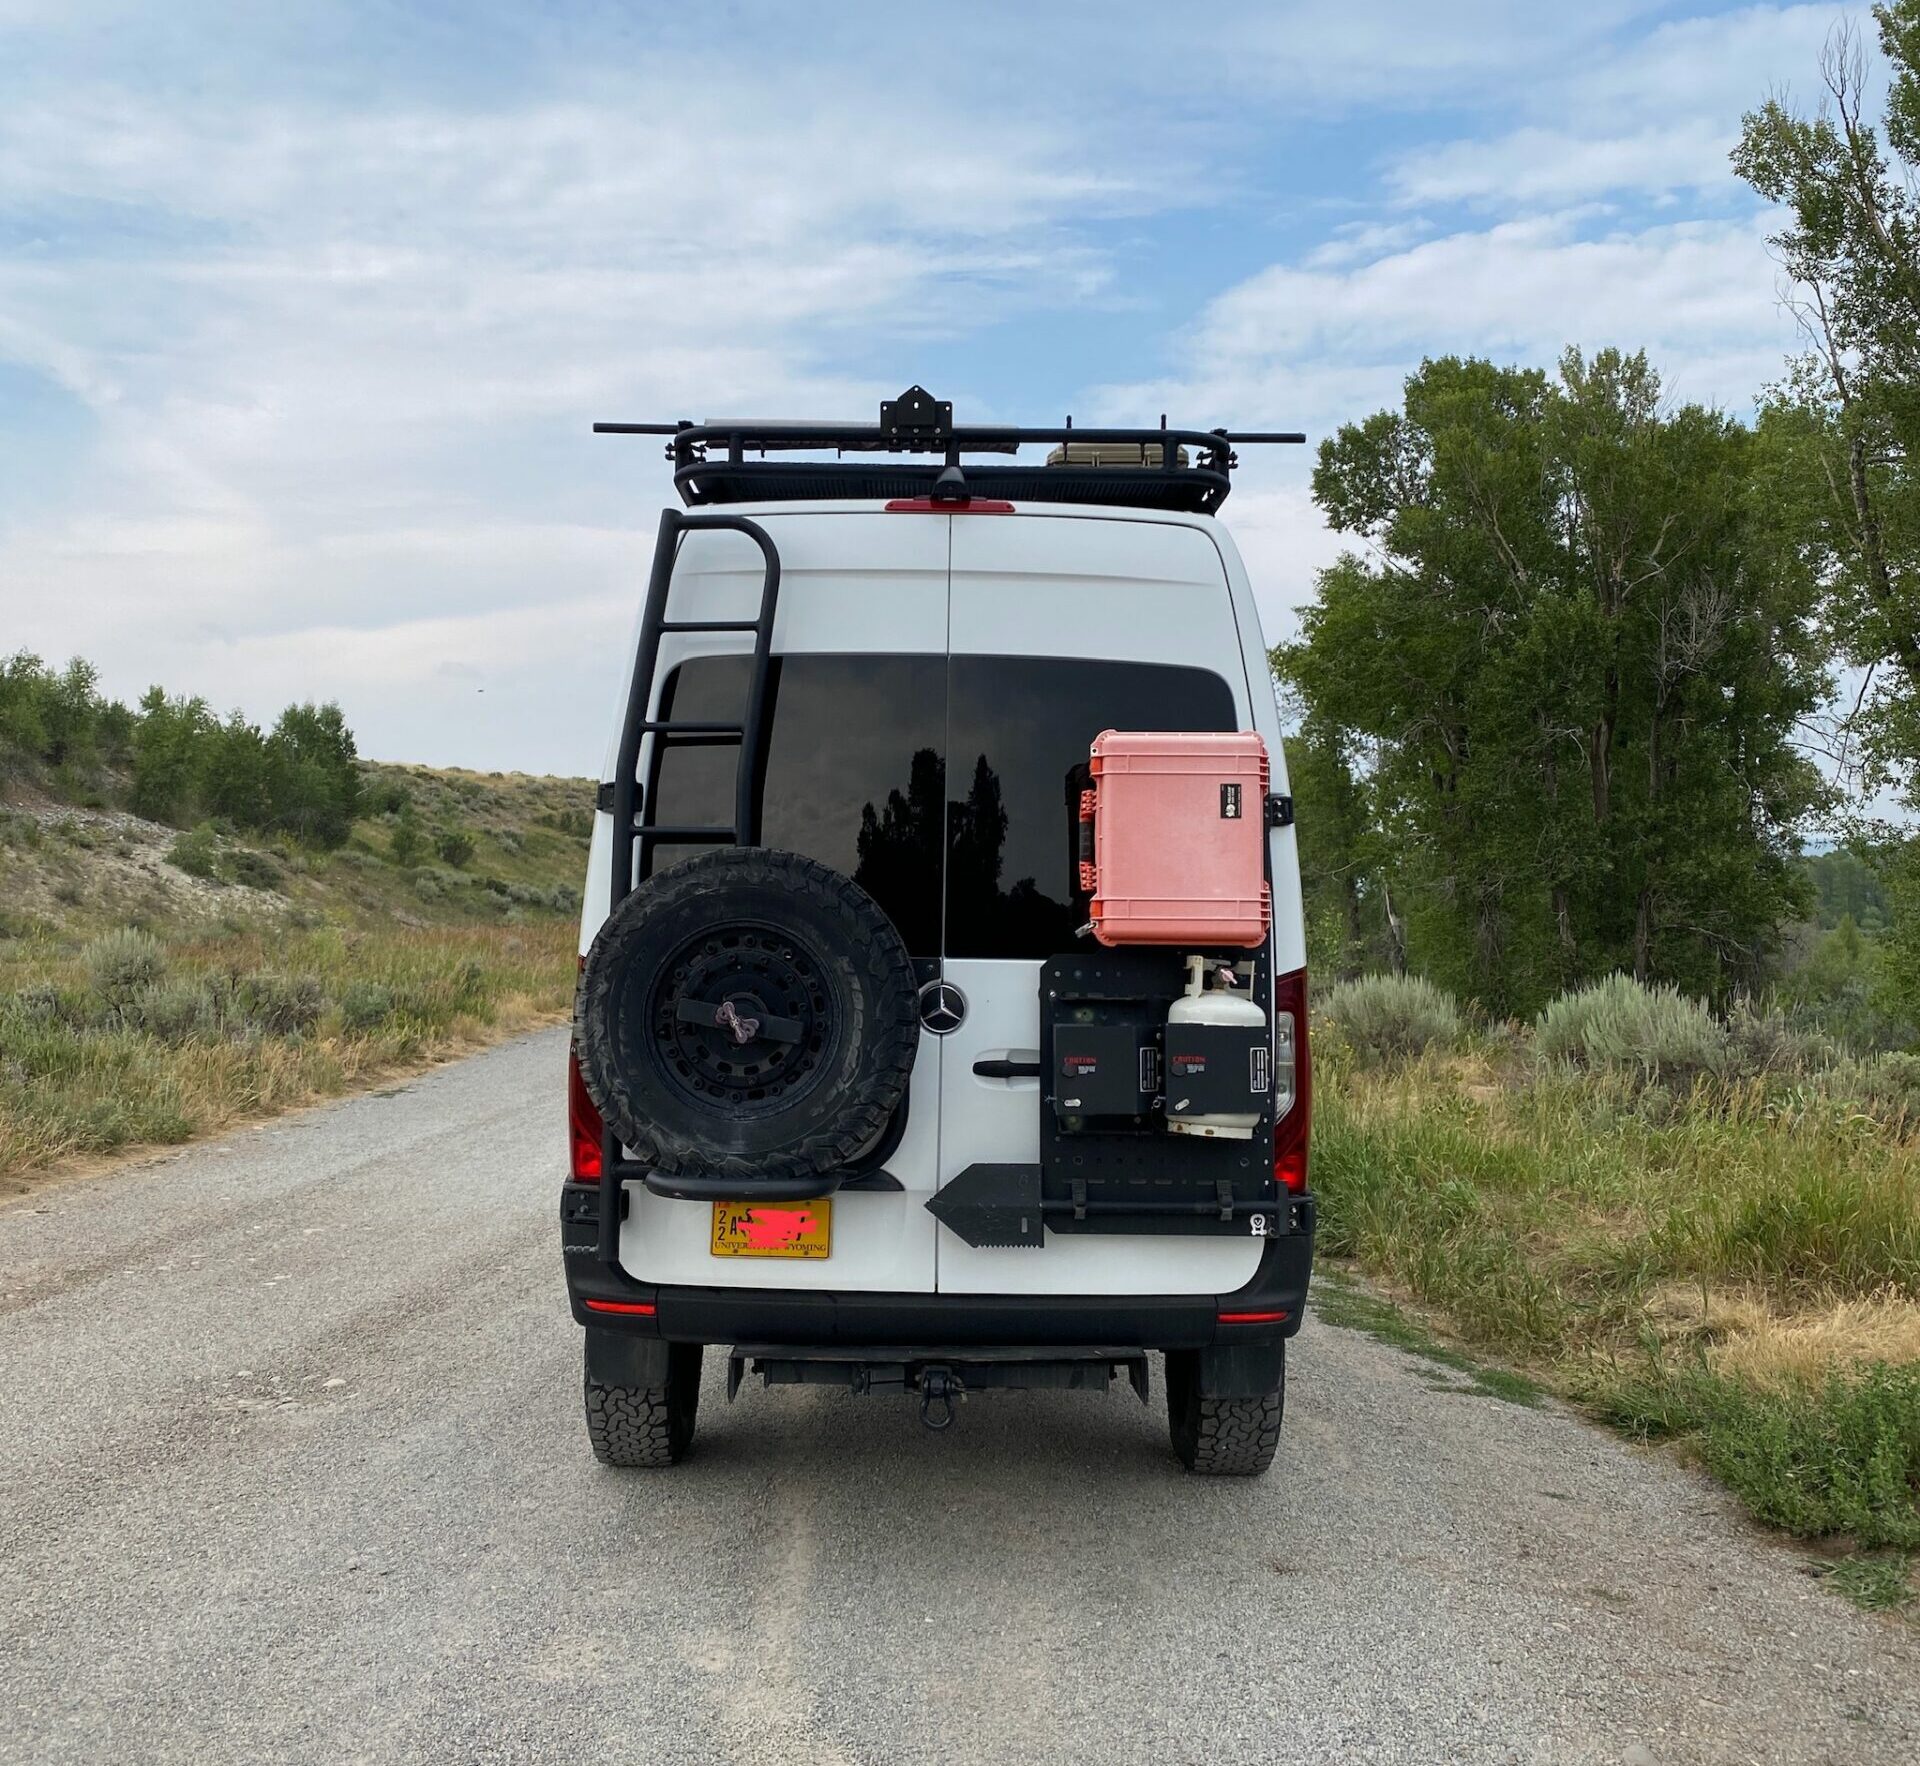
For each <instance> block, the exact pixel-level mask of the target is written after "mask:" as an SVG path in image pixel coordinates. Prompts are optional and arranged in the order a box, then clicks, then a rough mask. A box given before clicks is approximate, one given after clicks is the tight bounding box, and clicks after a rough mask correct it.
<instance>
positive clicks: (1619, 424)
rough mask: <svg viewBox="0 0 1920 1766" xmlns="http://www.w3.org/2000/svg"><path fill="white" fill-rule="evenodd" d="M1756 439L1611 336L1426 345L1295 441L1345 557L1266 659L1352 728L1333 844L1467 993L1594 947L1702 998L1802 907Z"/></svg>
mask: <svg viewBox="0 0 1920 1766" xmlns="http://www.w3.org/2000/svg"><path fill="white" fill-rule="evenodd" d="M1753 447H1754V439H1753V437H1752V436H1751V435H1750V434H1749V433H1748V432H1747V431H1746V430H1744V429H1743V428H1742V427H1741V426H1740V425H1738V424H1736V423H1733V422H1731V421H1730V420H1728V419H1727V418H1725V417H1723V416H1721V415H1719V414H1717V413H1714V412H1711V411H1707V410H1704V409H1702V408H1700V407H1698V406H1686V407H1682V408H1680V409H1678V410H1673V411H1667V410H1665V409H1663V407H1662V404H1661V399H1660V387H1659V381H1658V378H1657V376H1656V375H1655V374H1654V372H1653V370H1652V369H1651V368H1650V366H1649V365H1648V363H1647V361H1646V359H1645V358H1644V356H1638V355H1635V356H1627V355H1623V354H1621V353H1619V352H1617V351H1605V352H1602V353H1601V354H1600V355H1598V356H1596V357H1595V358H1594V359H1593V360H1592V361H1591V362H1589V361H1587V360H1586V359H1584V358H1583V357H1582V356H1581V355H1580V354H1578V353H1577V352H1569V354H1568V355H1567V356H1566V357H1565V358H1564V360H1563V361H1562V363H1561V367H1560V372H1559V374H1558V376H1557V377H1556V378H1549V377H1548V376H1547V375H1545V374H1543V373H1540V372H1538V371H1536V370H1530V369H1514V368H1500V367H1496V366H1495V365H1493V364H1492V363H1489V362H1484V361H1462V360H1458V359H1454V358H1447V359H1443V360H1439V361H1432V362H1427V363H1425V364H1423V365H1422V367H1421V369H1420V371H1419V372H1418V373H1417V374H1415V375H1414V376H1413V377H1412V378H1411V379H1410V380H1409V381H1408V382H1407V385H1406V393H1405V401H1404V404H1403V407H1402V409H1400V410H1398V411H1383V412H1380V413H1378V414H1376V415H1375V416H1373V417H1371V418H1369V419H1367V420H1366V421H1365V422H1363V423H1359V424H1354V425H1350V426H1348V427H1347V428H1345V429H1343V430H1341V431H1340V432H1339V434H1337V435H1336V436H1333V437H1331V438H1329V439H1328V440H1327V441H1326V442H1325V443H1323V444H1322V447H1321V451H1320V458H1319V462H1318V466H1317V468H1316V471H1315V474H1314V493H1315V497H1316V499H1317V500H1318V502H1319V503H1320V505H1321V508H1322V509H1323V510H1324V512H1325V513H1326V516H1327V518H1328V520H1329V521H1330V522H1331V524H1332V525H1333V526H1334V527H1335V528H1336V530H1338V531H1340V532H1342V533H1346V534H1349V535H1352V536H1353V537H1354V538H1355V539H1356V540H1357V541H1359V542H1361V543H1362V545H1363V546H1364V548H1365V550H1364V551H1355V552H1351V553H1348V554H1347V555H1345V556H1344V557H1343V558H1342V559H1341V560H1340V561H1339V562H1338V563H1337V564H1335V565H1334V566H1332V567H1331V568H1330V569H1329V570H1327V571H1325V572H1324V573H1323V574H1322V577H1321V581H1320V595H1319V600H1318V603H1317V604H1316V605H1315V606H1314V607H1312V608H1310V609H1309V610H1308V611H1307V612H1306V614H1305V615H1303V620H1302V637H1301V640H1300V641H1299V642H1298V643H1297V644H1294V645H1290V646H1285V647H1283V648H1282V649H1281V650H1279V651H1277V652H1276V654H1275V660H1276V665H1277V667H1278V669H1279V671H1280V673H1281V675H1282V678H1283V679H1284V680H1286V681H1287V682H1289V683H1290V684H1291V686H1292V688H1293V689H1294V691H1296V692H1297V693H1298V695H1299V697H1300V700H1301V703H1302V705H1303V706H1304V708H1305V713H1306V715H1307V717H1308V718H1310V719H1312V720H1315V721H1316V722H1317V724H1318V725H1319V726H1321V727H1323V728H1325V729H1328V730H1337V731H1341V732H1345V733H1346V739H1347V740H1348V741H1350V742H1353V743H1359V744H1364V745H1365V746H1366V749H1367V752H1368V753H1369V755H1370V762H1369V765H1368V767H1367V770H1366V773H1365V776H1364V780H1363V781H1360V783H1361V786H1362V788H1363V790H1364V793H1365V796H1366V799H1367V811H1368V820H1369V822H1370V824H1371V829H1372V834H1371V837H1370V840H1369V841H1368V842H1367V843H1366V845H1365V846H1364V848H1357V850H1366V851H1368V852H1370V853H1371V854H1373V855H1374V857H1375V860H1376V863H1377V868H1378V870H1379V872H1380V877H1379V887H1380V889H1381V891H1382V892H1384V891H1385V890H1387V889H1392V890H1393V891H1394V892H1395V893H1396V894H1397V895H1398V896H1399V897H1400V898H1401V902H1402V903H1404V906H1403V907H1402V908H1401V910H1400V915H1399V917H1400V919H1401V920H1402V923H1403V925H1404V928H1405V937H1406V941H1407V947H1408V949H1409V951H1410V953H1411V954H1412V957H1413V960H1414V961H1415V962H1416V964H1417V965H1418V966H1420V967H1423V968H1425V969H1427V970H1429V971H1430V972H1432V973H1433V974H1434V975H1435V976H1436V977H1437V978H1438V979H1441V980H1443V981H1445V982H1446V983H1447V984H1448V985H1450V986H1452V987H1454V988H1456V989H1458V990H1460V991H1463V992H1466V993H1469V994H1471V995H1473V996H1475V997H1477V998H1479V999H1480V1000H1481V1001H1483V1002H1484V1003H1485V1004H1487V1005H1489V1006H1490V1007H1493V1008H1495V1009H1498V1010H1525V1009H1530V1008H1531V1007H1533V1006H1534V1005H1537V1004H1538V1003H1539V1002H1540V1001H1541V1000H1542V999H1543V998H1544V997H1546V996H1547V995H1548V994H1550V993H1552V992H1553V991H1554V990H1556V989H1557V988H1559V987H1562V986H1565V985H1567V984H1569V983H1571V982H1575V981H1579V980H1583V979H1586V978H1589V977H1591V976H1594V975H1598V974H1603V973H1605V972H1607V971H1609V970H1611V969H1615V968H1626V969H1629V970H1631V971H1632V972H1633V973H1634V974H1636V975H1638V976H1640V977H1641V978H1642V979H1648V980H1654V979H1665V980H1673V981H1677V982H1679V983H1681V984H1683V985H1685V986H1687V987H1689V988H1691V989H1694V990H1696V991H1702V992H1713V993H1720V992H1724V991H1725V990H1726V989H1727V988H1728V987H1729V986H1731V985H1735V984H1739V983H1750V982H1752V981H1754V980H1756V979H1758V977H1759V976H1760V974H1761V972H1762V971H1763V970H1764V968H1765V966H1766V963H1767V961H1768V958H1769V955H1770V951H1771V948H1772V940H1773V936H1774V931H1775V928H1776V927H1777V926H1778V924H1779V923H1780V921H1781V919H1782V918H1783V917H1784V916H1785V915H1786V914H1788V913H1789V912H1791V911H1793V910H1794V909H1795V908H1797V907H1798V906H1799V904H1800V898H1801V896H1802V895H1803V894H1804V890H1805V885H1804V883H1803V882H1802V880H1801V879H1800V878H1799V877H1798V876H1797V874H1796V872H1795V870H1794V867H1793V863H1792V857H1793V841H1792V836H1791V833H1790V829H1791V826H1792V824H1793V822H1794V820H1795V819H1796V818H1797V817H1799V816H1800V815H1802V814H1803V813H1804V812H1805V811H1806V809H1807V807H1808V805H1809V804H1810V803H1811V802H1812V801H1813V799H1814V798H1815V797H1816V796H1817V794H1818V792H1819V789H1820V785H1819V780H1818V777H1817V775H1816V774H1815V772H1814V771H1813V769H1812V768H1811V767H1810V766H1809V765H1808V764H1807V762H1806V761H1805V760H1804V759H1803V758H1802V757H1801V756H1800V755H1799V753H1798V752H1797V750H1796V749H1795V747H1794V745H1793V733H1794V729H1795V725H1796V723H1797V721H1798V720H1799V719H1800V718H1801V717H1802V716H1803V715H1804V714H1805V713H1806V712H1807V711H1808V710H1809V709H1810V708H1811V707H1812V706H1813V705H1814V704H1816V703H1817V702H1818V700H1819V698H1820V695H1821V693H1822V691H1823V690H1824V687H1825V678H1824V675H1823V673H1822V669H1821V650H1820V647H1819V643H1818V641H1817V636H1816V634H1815V633H1814V631H1813V630H1812V627H1811V620H1810V612H1811V606H1812V602H1813V599H1814V589H1813V587H1812V584H1811V579H1810V577H1809V574H1808V573H1807V571H1806V570H1805V569H1804V568H1802V567H1801V566H1800V565H1799V564H1798V563H1797V562H1796V561H1795V560H1793V559H1791V558H1788V559H1786V560H1783V559H1782V558H1781V556H1780V554H1779V549H1778V547H1777V545H1776V544H1775V543H1774V540H1773V536H1772V534H1771V532H1770V531H1769V529H1768V527H1767V524H1766V522H1765V521H1764V520H1762V519H1761V512H1760V511H1759V510H1758V509H1757V507H1756V503H1755V499H1754V497H1753V496H1752V494H1751V488H1750V473H1749V466H1750V457H1751V453H1752V450H1753ZM1308 807H1309V808H1310V807H1311V806H1310V805H1309V806H1308Z"/></svg>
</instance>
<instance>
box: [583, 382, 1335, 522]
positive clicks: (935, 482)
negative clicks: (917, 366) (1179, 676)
mask: <svg viewBox="0 0 1920 1766" xmlns="http://www.w3.org/2000/svg"><path fill="white" fill-rule="evenodd" d="M593 427H594V432H595V433H596V434H598V435H658V436H665V437H667V438H668V441H667V450H666V451H667V458H668V459H669V460H670V461H672V462H673V469H674V470H673V482H674V484H675V486H676V487H677V489H678V490H679V492H680V496H681V500H682V501H683V502H685V503H686V504H687V505H688V506H689V507H691V508H699V507H704V506H708V505H712V504H716V503H720V504H724V503H760V502H769V503H771V502H793V501H819V500H823V499H829V498H831V499H846V500H861V501H864V500H868V499H884V500H886V501H908V502H918V501H922V500H925V501H928V502H930V503H932V504H934V505H936V506H940V505H947V506H951V507H953V508H956V509H958V508H963V507H966V506H968V505H970V504H973V503H976V502H986V501H1007V502H1016V501H1017V502H1027V503H1090V504H1095V505H1107V506H1111V507H1115V508H1128V509H1163V510H1169V511H1175V512H1181V513H1186V514H1194V515H1209V514H1211V513H1212V512H1213V511H1214V510H1216V509H1218V508H1219V507H1220V505H1221V504H1222V503H1223V502H1225V501H1226V498H1227V493H1228V491H1229V490H1231V489H1232V479H1231V476H1230V475H1231V473H1232V471H1233V469H1234V467H1235V466H1236V465H1238V464H1239V457H1238V455H1236V454H1235V452H1234V449H1235V448H1236V447H1244V446H1248V445H1254V444H1263V443H1270V442H1271V443H1288V442H1296V443H1297V442H1304V441H1305V440H1306V439H1307V438H1306V436H1305V435H1304V434H1302V433H1300V432H1299V431H1297V430H1257V431H1230V430H1226V429H1172V428H1169V427H1168V425H1167V420H1166V418H1165V417H1164V416H1163V417H1162V418H1161V419H1160V423H1159V426H1158V427H1157V428H1148V429H1129V428H1112V427H1109V426H1104V425H1101V426H1094V427H1086V428H1075V427H1074V422H1073V419H1072V418H1071V417H1069V418H1068V419H1067V420H1066V422H1065V423H1064V424H1062V425H1061V426H1060V427H1058V428H1039V429H1034V428H1027V427H1023V426H1012V425H997V424H964V425H956V424H955V423H954V421H953V405H952V403H951V402H950V401H947V400H944V399H936V398H934V397H933V395H932V394H931V393H929V392H927V391H926V389H925V388H924V387H918V386H913V387H909V388H908V389H907V390H906V391H905V392H904V393H902V394H901V395H900V397H899V398H897V399H887V400H884V401H882V403H881V406H880V420H879V422H877V423H790V422H750V421H746V420H744V419H743V420H740V421H737V422H713V423H692V422H687V421H682V422H678V423H596V424H595V425H594V426H593ZM1039 444H1052V445H1054V446H1055V447H1056V448H1058V449H1060V450H1061V451H1062V452H1063V453H1064V454H1065V455H1066V458H1065V459H1064V460H1063V461H1062V462H1061V463H1060V464H1058V465H1054V464H1049V463H1035V462H1022V461H1019V460H1015V459H1007V458H1001V459H995V460H979V459H972V460H969V459H966V458H965V456H967V455H979V454H987V455H1000V456H1008V455H1014V454H1017V453H1018V452H1019V450H1020V449H1021V448H1022V447H1023V446H1028V445H1039ZM1076 450H1081V451H1084V452H1086V453H1089V454H1091V455H1092V456H1093V458H1092V459H1090V460H1076V459H1074V457H1073V455H1074V452H1075V451H1076ZM1103 450H1105V451H1109V452H1115V453H1119V454H1121V455H1122V456H1124V455H1125V453H1126V452H1127V451H1128V450H1137V452H1136V455H1135V458H1134V459H1132V460H1131V461H1128V460H1125V459H1124V457H1123V458H1121V459H1115V460H1103V459H1101V458H1099V455H1100V453H1101V452H1102V451H1103ZM829 452H830V453H831V454H832V455H833V456H834V457H833V458H832V459H790V458H778V457H776V458H772V459H769V458H768V456H769V455H774V456H783V455H795V454H822V453H829ZM910 455H933V456H936V458H935V459H932V460H917V459H911V458H903V457H902V456H910Z"/></svg>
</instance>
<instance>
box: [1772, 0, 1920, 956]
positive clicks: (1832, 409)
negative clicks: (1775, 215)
mask: <svg viewBox="0 0 1920 1766" xmlns="http://www.w3.org/2000/svg"><path fill="white" fill-rule="evenodd" d="M1873 16H1874V20H1875V24H1876V26H1877V32H1878V38H1879V46H1880V50H1881V52H1882V55H1883V56H1884V58H1885V62H1886V68H1887V73H1888V76H1889V83H1888V87H1887V99H1886V111H1885V115H1884V118H1883V119H1882V123H1881V124H1880V125H1879V126H1877V127H1876V126H1875V124H1874V123H1873V122H1872V121H1870V120H1869V118H1868V115H1867V110H1868V105H1869V101H1870V97H1869V95H1870V91H1871V86H1872V70H1871V68H1870V66H1869V60H1868V55H1867V51H1866V47H1865V45H1864V43H1863V42H1862V40H1861V38H1860V36H1859V34H1858V33H1857V32H1856V31H1855V30H1854V29H1853V28H1852V27H1851V26H1842V27H1841V28H1840V29H1838V30H1837V31H1836V32H1835V33H1834V34H1833V36H1832V37H1830V38H1829V39H1828V42H1827V46H1826V50H1825V53H1824V54H1823V55H1822V58H1821V62H1820V79H1821V84H1822V86H1823V88H1824V90H1823V94H1822V98H1821V101H1820V104H1819V107H1818V109H1817V110H1816V111H1815V112H1814V114H1812V115H1811V116H1808V115H1803V114H1801V113H1799V112H1797V111H1795V110H1794V109H1793V108H1792V106H1791V105H1790V104H1789V103H1788V102H1787V101H1786V100H1784V99H1779V98H1776V99H1774V100H1772V101H1770V102H1768V103H1767V104H1764V105H1762V106H1761V107H1760V109H1758V110H1756V111H1754V112H1752V113H1751V114H1749V115H1748V116H1747V117H1746V119H1745V122H1744V126H1743V128H1742V132H1741V140H1740V145H1739V147H1738V148H1737V149H1736V150H1735V153H1734V167H1735V169H1736V170H1737V171H1738V172H1739V174H1740V176H1741V177H1743V178H1744V179H1745V180H1746V181H1747V182H1748V183H1749V184H1751V185H1752V186H1753V187H1754V189H1755V190H1757V191H1758V192H1759V193H1760V194H1761V195H1762V196H1764V197H1766V198H1768V200H1770V201H1772V202H1777V203H1779V204H1781V205H1782V206H1783V207H1784V208H1785V210H1786V212H1787V224H1786V225H1785V226H1784V227H1783V228H1782V229H1781V230H1780V231H1779V232H1778V233H1776V234H1775V235H1774V238H1773V243H1774V246H1775V248H1776V250H1777V251H1778V252H1779V254H1780V259H1781V263H1782V265H1783V267H1784V269H1785V271H1786V276H1787V296H1788V300H1789V302H1790V304H1791V305H1792V307H1793V310H1794V312H1795V313H1796V315H1797V316H1798V317H1799V319H1800V322H1801V325H1802V327H1803V329H1804V331H1805V333H1806V336H1807V340H1808V345H1809V347H1808V349H1807V351H1806V353H1805V354H1804V356H1803V357H1802V358H1801V359H1800V360H1798V361H1797V362H1795V363H1794V364H1793V365H1792V368H1791V370H1790V372H1789V374H1788V377H1787V379H1786V381H1785V383H1784V384H1783V385H1782V386H1780V387H1778V388H1776V389H1775V390H1774V392H1773V393H1772V394H1771V395H1770V396H1769V398H1768V399H1767V400H1766V402H1765V405H1764V407H1763V410H1762V413H1761V419H1760V433H1761V437H1762V440H1763V443H1764V445H1765V457H1764V460H1763V470H1765V471H1766V473H1767V474H1768V476H1769V478H1770V479H1771V481H1772V494H1773V496H1774V499H1775V503H1776V507H1777V508H1778V509H1779V511H1780V512H1781V516H1782V524H1783V528H1785V529H1786V531H1788V532H1790V533H1791V535H1792V537H1793V539H1794V540H1795V542H1796V543H1797V544H1798V545H1800V546H1801V547H1802V548H1803V550H1804V553H1805V556H1806V558H1807V560H1808V563H1809V566H1810V568H1811V569H1812V570H1813V571H1814V572H1815V574H1816V575H1817V577H1818V579H1819V582H1820V584H1821V587H1822V589H1823V591H1824V594H1825V607H1824V611H1825V617H1826V619H1827V621H1828V623H1829V626H1830V628H1831V632H1832V637H1833V642H1834V645H1835V649H1836V652H1837V654H1839V655H1840V656H1842V657H1843V658H1845V659H1846V660H1847V661H1849V662H1851V663H1852V664H1853V665H1855V668H1856V669H1857V671H1858V680H1859V686H1858V689H1857V695H1856V700H1857V702H1856V703H1855V704H1853V705H1852V707H1851V709H1850V710H1849V711H1848V713H1847V715H1845V716H1844V717H1843V719H1842V720H1841V728H1840V731H1839V745H1838V747H1837V749H1836V759H1837V760H1838V761H1839V762H1840V763H1841V766H1842V768H1843V770H1844V772H1845V773H1846V774H1847V775H1849V776H1850V777H1851V778H1853V779H1854V780H1856V781H1857V782H1859V783H1860V784H1861V785H1862V786H1863V787H1864V788H1865V789H1866V790H1868V791H1875V790H1883V789H1887V788H1891V789H1893V790H1894V791H1895V792H1897V793H1899V794H1900V795H1902V796H1903V797H1904V798H1905V800H1906V802H1907V804H1908V806H1909V807H1910V808H1913V809H1920V0H1895V3H1894V4H1890V5H1882V6H1877V7H1875V8H1874V14H1873ZM1888 833H1889V831H1887V830H1884V829H1883V830H1882V834H1883V836H1886V835H1888ZM1889 844H1891V845H1904V851H1903V852H1901V853H1900V854H1899V855H1898V857H1897V858H1896V861H1895V866H1894V875H1893V887H1894V892H1895V895H1896V899H1897V900H1898V901H1900V902H1901V903H1904V904H1908V905H1907V911H1906V912H1905V913H1903V914H1902V915H1901V916H1900V918H1899V920H1898V922H1897V925H1896V945H1897V947H1898V960H1899V961H1900V962H1901V964H1902V965H1903V966H1904V967H1905V969H1906V970H1907V972H1908V980H1909V982H1910V983H1911V985H1913V986H1914V987H1917V988H1920V844H1917V843H1916V842H1914V841H1913V840H1912V838H1911V837H1906V838H1904V840H1903V839H1902V838H1901V837H1900V836H1897V835H1894V836H1891V837H1890V838H1889Z"/></svg>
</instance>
